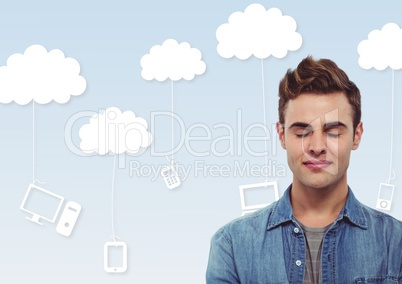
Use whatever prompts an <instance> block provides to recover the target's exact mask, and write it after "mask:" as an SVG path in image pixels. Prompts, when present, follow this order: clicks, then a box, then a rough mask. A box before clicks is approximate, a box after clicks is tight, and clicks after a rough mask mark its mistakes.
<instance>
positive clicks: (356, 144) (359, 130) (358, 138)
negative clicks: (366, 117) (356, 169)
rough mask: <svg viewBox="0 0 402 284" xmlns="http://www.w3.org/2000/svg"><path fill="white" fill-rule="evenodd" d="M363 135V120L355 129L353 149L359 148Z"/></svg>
mask: <svg viewBox="0 0 402 284" xmlns="http://www.w3.org/2000/svg"><path fill="white" fill-rule="evenodd" d="M362 135H363V122H359V124H358V125H357V127H356V130H355V137H354V139H353V145H352V150H356V149H357V148H359V145H360V141H361V139H362Z"/></svg>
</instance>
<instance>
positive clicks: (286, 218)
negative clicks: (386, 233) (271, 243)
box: [267, 185, 368, 230]
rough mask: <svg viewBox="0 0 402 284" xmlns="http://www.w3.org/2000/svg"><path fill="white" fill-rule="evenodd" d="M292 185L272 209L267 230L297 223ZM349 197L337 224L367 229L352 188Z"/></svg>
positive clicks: (361, 207) (359, 204)
mask: <svg viewBox="0 0 402 284" xmlns="http://www.w3.org/2000/svg"><path fill="white" fill-rule="evenodd" d="M291 189H292V185H290V186H289V187H288V188H287V189H286V191H285V192H284V194H283V196H282V197H281V198H280V199H279V200H278V201H277V202H276V204H275V205H274V206H273V208H272V212H271V214H270V216H269V217H268V223H267V230H271V229H273V228H275V227H277V226H279V225H281V224H284V223H287V222H295V221H296V218H295V217H294V216H293V210H292V206H291V204H290V190H291ZM348 189H349V192H348V197H347V199H346V203H345V206H344V207H343V209H342V210H341V212H340V213H339V216H338V218H337V219H336V221H335V222H338V221H340V220H342V219H347V220H349V221H350V222H351V223H352V224H354V225H356V226H358V227H360V228H362V229H367V228H368V227H367V220H366V217H365V216H364V213H363V206H362V204H361V203H360V202H359V201H358V200H357V199H356V197H355V196H354V194H353V192H352V190H351V189H350V187H348Z"/></svg>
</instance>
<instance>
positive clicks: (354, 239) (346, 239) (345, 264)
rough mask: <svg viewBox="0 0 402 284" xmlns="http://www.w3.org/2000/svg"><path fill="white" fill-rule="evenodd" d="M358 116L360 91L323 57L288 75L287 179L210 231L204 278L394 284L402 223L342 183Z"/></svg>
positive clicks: (282, 93) (284, 113)
mask: <svg viewBox="0 0 402 284" xmlns="http://www.w3.org/2000/svg"><path fill="white" fill-rule="evenodd" d="M360 119H361V103H360V91H359V89H358V88H357V87H356V85H355V84H354V83H353V82H351V81H350V80H349V78H348V76H347V75H346V74H345V72H344V71H343V70H341V69H340V68H339V67H338V66H337V65H336V64H335V63H334V62H332V61H331V60H328V59H321V60H318V61H316V60H314V59H313V58H311V57H307V58H305V59H304V60H302V62H301V63H300V64H299V65H298V67H297V68H296V69H295V70H293V71H291V70H289V71H288V72H287V74H286V75H285V77H284V78H283V79H282V80H281V82H280V85H279V122H278V123H277V132H278V135H279V139H280V142H281V145H282V147H283V148H284V149H285V150H286V153H287V160H288V164H289V167H290V169H291V171H292V172H293V181H292V184H291V185H290V186H289V188H288V189H287V190H286V191H285V193H284V195H283V197H282V198H281V199H279V201H277V202H275V203H273V204H272V205H270V206H268V207H267V208H265V209H262V210H260V211H257V212H255V213H252V214H248V215H246V216H244V217H242V218H239V219H237V220H234V221H232V222H231V223H229V224H227V225H226V226H224V227H223V228H221V229H220V230H219V231H218V232H217V233H216V234H215V235H214V236H213V238H212V241H211V251H210V256H209V263H208V268H207V274H206V280H207V284H215V283H230V284H235V283H242V284H243V283H264V284H265V283H273V284H277V283H325V284H328V283H334V284H345V283H402V222H400V221H398V220H396V219H394V218H392V217H391V216H388V215H386V214H384V213H381V212H378V211H375V210H373V209H371V208H369V207H366V206H364V205H362V204H361V203H359V202H358V201H357V200H356V198H355V197H354V195H353V192H352V190H351V189H350V188H349V187H348V184H347V168H348V166H349V159H350V153H351V151H352V150H356V149H357V148H358V147H359V143H360V141H361V138H362V134H363V124H362V122H361V121H360Z"/></svg>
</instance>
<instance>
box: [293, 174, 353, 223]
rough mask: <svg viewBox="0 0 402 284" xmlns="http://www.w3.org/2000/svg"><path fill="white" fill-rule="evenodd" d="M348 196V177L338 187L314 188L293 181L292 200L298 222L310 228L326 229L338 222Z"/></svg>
mask: <svg viewBox="0 0 402 284" xmlns="http://www.w3.org/2000/svg"><path fill="white" fill-rule="evenodd" d="M347 195H348V185H347V182H346V176H345V178H344V180H343V181H340V182H339V183H338V184H336V185H332V186H328V187H324V188H312V187H308V186H305V185H303V184H301V183H299V182H298V181H296V180H293V184H292V190H291V192H290V200H291V204H292V209H293V214H294V216H295V218H296V219H297V220H299V221H300V222H302V223H303V224H304V225H305V226H308V227H316V228H317V227H324V226H326V225H328V224H330V223H332V222H334V221H335V220H336V218H337V217H338V215H339V213H340V211H341V210H342V208H343V206H344V205H345V202H346V198H347Z"/></svg>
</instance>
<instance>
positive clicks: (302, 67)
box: [278, 56, 361, 130]
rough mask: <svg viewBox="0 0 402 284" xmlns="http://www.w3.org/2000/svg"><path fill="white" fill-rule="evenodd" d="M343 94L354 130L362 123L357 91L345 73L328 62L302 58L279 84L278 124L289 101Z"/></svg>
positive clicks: (326, 60) (282, 119) (331, 62)
mask: <svg viewBox="0 0 402 284" xmlns="http://www.w3.org/2000/svg"><path fill="white" fill-rule="evenodd" d="M333 92H342V93H344V94H345V95H346V97H347V98H348V101H349V103H350V104H351V106H352V109H353V129H354V130H355V129H356V127H357V125H358V124H359V122H360V120H361V101H360V100H361V99H360V91H359V89H358V88H357V86H356V85H355V83H353V82H352V81H350V80H349V78H348V76H347V75H346V73H345V72H344V71H343V70H342V69H340V68H339V67H338V66H337V65H336V64H335V62H333V61H332V60H329V59H320V60H314V59H313V58H312V57H311V56H308V57H306V58H305V59H303V60H302V61H301V62H300V63H299V65H298V66H297V68H296V69H295V70H293V71H292V70H290V69H288V71H287V72H286V75H285V76H284V77H283V79H282V80H281V82H280V83H279V107H278V110H279V122H280V123H281V124H282V125H284V123H285V110H286V106H287V103H288V101H289V100H293V99H295V98H296V97H297V96H299V95H301V94H303V93H316V94H322V95H325V94H330V93H333Z"/></svg>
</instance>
